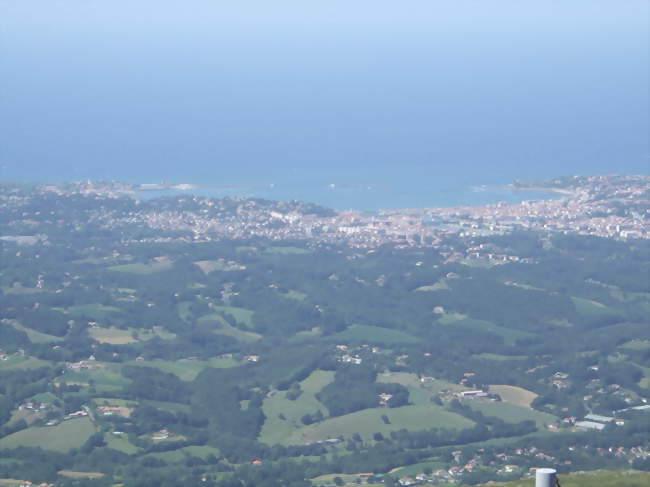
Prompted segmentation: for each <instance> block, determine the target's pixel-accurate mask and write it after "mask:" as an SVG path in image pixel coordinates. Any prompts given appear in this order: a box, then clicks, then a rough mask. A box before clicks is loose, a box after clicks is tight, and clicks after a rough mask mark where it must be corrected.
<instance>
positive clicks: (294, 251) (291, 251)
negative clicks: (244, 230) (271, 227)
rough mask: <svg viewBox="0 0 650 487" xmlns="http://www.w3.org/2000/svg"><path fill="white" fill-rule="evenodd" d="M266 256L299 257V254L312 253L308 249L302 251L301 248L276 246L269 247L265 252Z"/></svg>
mask: <svg viewBox="0 0 650 487" xmlns="http://www.w3.org/2000/svg"><path fill="white" fill-rule="evenodd" d="M265 252H266V253H268V254H281V255H300V254H311V253H312V251H311V250H308V249H303V248H301V247H291V246H278V247H269V248H267V249H266V251H265Z"/></svg>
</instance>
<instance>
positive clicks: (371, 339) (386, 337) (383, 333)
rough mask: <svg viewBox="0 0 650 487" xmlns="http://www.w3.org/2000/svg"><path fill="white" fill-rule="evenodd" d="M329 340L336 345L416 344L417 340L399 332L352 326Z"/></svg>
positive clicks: (375, 327) (368, 326) (366, 326)
mask: <svg viewBox="0 0 650 487" xmlns="http://www.w3.org/2000/svg"><path fill="white" fill-rule="evenodd" d="M330 340H333V341H336V342H338V343H379V344H397V343H418V342H419V339H418V338H415V337H414V336H412V335H409V334H407V333H404V332H402V331H399V330H391V329H389V328H382V327H379V326H370V325H352V326H350V327H349V328H347V329H345V330H343V331H342V332H339V333H336V334H335V335H332V337H331V338H330Z"/></svg>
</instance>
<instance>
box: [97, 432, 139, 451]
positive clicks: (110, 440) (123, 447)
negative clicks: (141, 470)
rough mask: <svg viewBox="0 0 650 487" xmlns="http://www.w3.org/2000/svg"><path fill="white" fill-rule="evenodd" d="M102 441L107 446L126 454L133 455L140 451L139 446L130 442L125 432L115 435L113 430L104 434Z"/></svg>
mask: <svg viewBox="0 0 650 487" xmlns="http://www.w3.org/2000/svg"><path fill="white" fill-rule="evenodd" d="M104 441H105V442H106V446H107V447H108V448H112V449H113V450H117V451H121V452H122V453H126V454H127V455H134V454H136V453H138V452H139V451H140V448H138V447H137V446H135V445H134V444H133V443H131V442H130V441H129V440H128V438H127V436H126V434H124V433H123V434H121V435H116V434H114V433H113V432H110V433H105V434H104Z"/></svg>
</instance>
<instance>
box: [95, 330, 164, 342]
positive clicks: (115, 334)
mask: <svg viewBox="0 0 650 487" xmlns="http://www.w3.org/2000/svg"><path fill="white" fill-rule="evenodd" d="M88 335H89V336H90V337H91V338H93V339H95V340H97V341H98V342H100V343H108V344H111V345H128V344H129V343H136V342H138V341H145V340H151V339H152V338H154V337H160V338H162V339H163V340H171V339H173V338H175V337H176V335H174V334H173V333H170V332H168V331H165V330H140V329H135V328H127V329H125V330H123V329H121V328H113V327H110V328H98V327H95V328H90V329H89V330H88Z"/></svg>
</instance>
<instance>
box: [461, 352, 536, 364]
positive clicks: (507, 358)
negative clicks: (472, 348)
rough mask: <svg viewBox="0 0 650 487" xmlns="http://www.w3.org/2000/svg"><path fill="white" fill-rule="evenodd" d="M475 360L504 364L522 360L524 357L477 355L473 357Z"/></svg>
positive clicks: (493, 354)
mask: <svg viewBox="0 0 650 487" xmlns="http://www.w3.org/2000/svg"><path fill="white" fill-rule="evenodd" d="M474 357H476V358H482V359H486V360H496V361H497V362H505V361H509V360H524V359H525V358H526V357H525V356H524V355H501V354H498V353H479V354H476V355H474Z"/></svg>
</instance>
